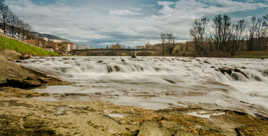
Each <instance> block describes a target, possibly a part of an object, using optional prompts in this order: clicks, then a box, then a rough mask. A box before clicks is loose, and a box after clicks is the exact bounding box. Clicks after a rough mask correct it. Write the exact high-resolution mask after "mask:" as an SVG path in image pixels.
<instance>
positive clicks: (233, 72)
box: [218, 67, 249, 80]
mask: <svg viewBox="0 0 268 136" xmlns="http://www.w3.org/2000/svg"><path fill="white" fill-rule="evenodd" d="M218 71H220V72H221V73H222V74H228V75H229V76H231V77H232V78H233V79H235V80H240V79H243V77H242V76H241V75H243V76H244V77H245V78H249V77H248V75H247V74H246V73H244V72H243V71H241V70H240V69H237V68H228V67H224V68H219V69H218Z"/></svg>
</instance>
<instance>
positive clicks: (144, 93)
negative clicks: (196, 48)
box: [22, 57, 268, 115]
mask: <svg viewBox="0 0 268 136" xmlns="http://www.w3.org/2000/svg"><path fill="white" fill-rule="evenodd" d="M22 65H24V66H27V67H30V68H33V69H37V70H40V71H43V72H47V73H49V74H51V75H53V76H58V77H60V78H61V79H63V80H66V81H69V82H72V83H73V84H72V85H69V86H51V87H48V88H45V89H37V91H40V92H48V93H51V94H53V95H54V96H55V98H45V97H44V98H42V99H44V100H72V101H73V100H74V101H75V100H81V101H92V100H98V101H99V100H100V101H109V102H113V103H115V104H120V105H128V106H140V107H143V108H149V109H163V108H174V107H202V108H211V109H232V110H239V111H244V112H248V113H258V114H263V115H264V114H265V115H267V113H268V60H261V59H222V58H179V57H138V58H135V59H134V58H130V57H37V58H32V59H29V60H25V61H23V62H22ZM56 96H57V97H56ZM62 96H64V97H62ZM40 99H41V98H40Z"/></svg>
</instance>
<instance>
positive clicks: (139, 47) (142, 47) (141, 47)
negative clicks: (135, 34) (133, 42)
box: [136, 46, 145, 49]
mask: <svg viewBox="0 0 268 136" xmlns="http://www.w3.org/2000/svg"><path fill="white" fill-rule="evenodd" d="M144 48H145V46H136V49H144Z"/></svg>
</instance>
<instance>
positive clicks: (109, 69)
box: [106, 65, 113, 73]
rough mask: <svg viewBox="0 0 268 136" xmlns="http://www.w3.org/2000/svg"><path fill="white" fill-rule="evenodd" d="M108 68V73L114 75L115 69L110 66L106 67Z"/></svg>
mask: <svg viewBox="0 0 268 136" xmlns="http://www.w3.org/2000/svg"><path fill="white" fill-rule="evenodd" d="M106 67H107V72H108V73H112V72H113V68H112V67H111V66H109V65H107V66H106Z"/></svg>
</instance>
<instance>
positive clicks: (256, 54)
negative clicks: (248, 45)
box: [234, 50, 268, 58]
mask: <svg viewBox="0 0 268 136" xmlns="http://www.w3.org/2000/svg"><path fill="white" fill-rule="evenodd" d="M234 57H235V58H268V50H266V51H242V52H237V54H236V55H235V56H234Z"/></svg>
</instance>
